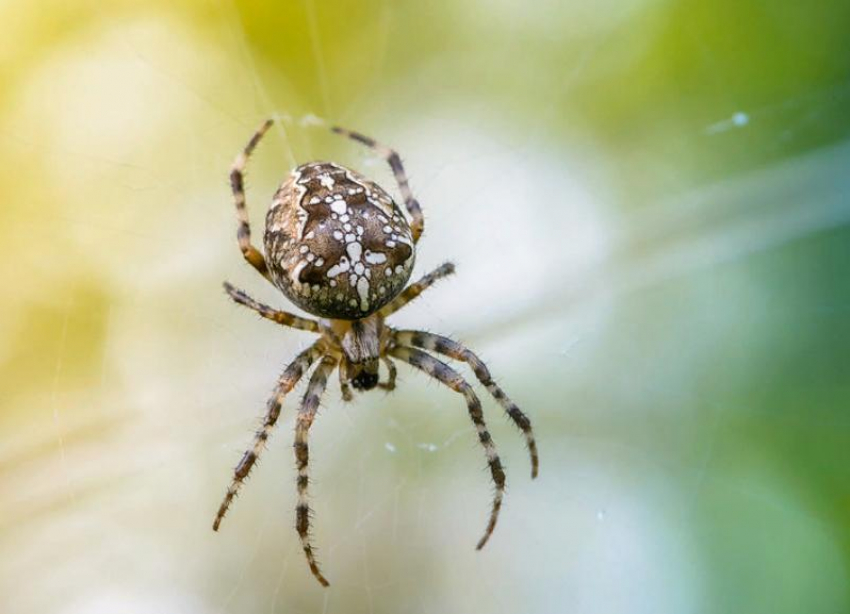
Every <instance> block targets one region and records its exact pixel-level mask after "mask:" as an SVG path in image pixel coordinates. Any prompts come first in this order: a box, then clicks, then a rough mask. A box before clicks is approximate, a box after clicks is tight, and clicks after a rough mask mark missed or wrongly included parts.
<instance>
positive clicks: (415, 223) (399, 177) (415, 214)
mask: <svg viewBox="0 0 850 614" xmlns="http://www.w3.org/2000/svg"><path fill="white" fill-rule="evenodd" d="M331 130H332V131H333V132H335V133H337V134H341V135H343V136H347V137H348V138H350V139H351V140H353V141H357V142H358V143H362V144H363V145H365V146H366V147H368V148H370V149H371V150H372V151H374V152H375V153H377V154H378V155H379V156H381V157H382V158H383V159H384V160H386V161H387V164H389V165H390V168H391V169H392V171H393V176H394V177H395V180H396V183H398V189H399V190H400V191H401V196H402V198H404V205H405V206H406V207H407V211H408V213H410V217H411V218H412V222H411V224H410V230H411V232H412V234H413V243H414V244H415V243H417V242H418V241H419V237H420V236H422V230H423V229H424V228H425V218H424V217H423V215H422V208H421V207H420V206H419V201H418V200H416V199H415V198H414V197H413V192H411V190H410V183H408V181H407V173H405V171H404V166H402V164H401V158H400V157H399V155H398V153H397V152H396V151H395V150H394V149H390V148H389V147H387V146H386V145H381V144H380V143H378V142H377V141H376V140H375V139H373V138H370V137H368V136H366V135H364V134H360V133H359V132H354V131H353V130H346V129H345V128H340V127H339V126H333V127H332V128H331Z"/></svg>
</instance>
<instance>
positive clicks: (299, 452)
mask: <svg viewBox="0 0 850 614" xmlns="http://www.w3.org/2000/svg"><path fill="white" fill-rule="evenodd" d="M338 363H339V360H338V359H337V358H335V357H333V356H325V357H324V358H323V359H322V362H320V363H319V366H318V367H316V370H315V371H314V372H313V376H312V377H311V378H310V383H309V384H308V385H307V392H306V393H304V400H303V401H302V403H301V408H300V409H299V410H298V418H297V419H296V421H295V445H294V448H295V461H296V464H297V466H298V504H297V505H296V507H295V528H296V530H297V531H298V537H300V538H301V546H302V547H303V548H304V554H305V555H306V556H307V563H308V564H309V565H310V571H311V572H313V575H314V576H316V579H317V580H318V581H319V583H320V584H321V585H322V586H328V585H329V584H330V583H329V582H328V581H327V579H326V578H325V577H324V576H323V575H322V572H321V571H320V570H319V563H318V562H317V561H316V556H315V553H314V552H313V545H312V544H311V543H310V503H309V501H308V500H307V486H308V484H309V481H310V478H309V475H308V463H309V457H310V451H309V448H308V446H307V435H308V433H309V431H310V426H311V425H312V424H313V420H314V419H315V418H316V412H317V411H318V410H319V400H320V399H321V397H322V394H323V393H324V392H325V387H326V386H327V383H328V376H329V375H330V374H331V372H332V371H333V370H334V368H335V367H336V366H337V364H338Z"/></svg>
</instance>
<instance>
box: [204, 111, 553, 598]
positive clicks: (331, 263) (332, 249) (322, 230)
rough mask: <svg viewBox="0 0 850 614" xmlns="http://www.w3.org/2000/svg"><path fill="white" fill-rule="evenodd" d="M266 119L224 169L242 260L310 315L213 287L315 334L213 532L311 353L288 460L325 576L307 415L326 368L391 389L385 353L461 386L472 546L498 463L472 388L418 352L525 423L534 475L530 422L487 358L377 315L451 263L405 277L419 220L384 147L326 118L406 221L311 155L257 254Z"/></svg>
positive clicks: (345, 379)
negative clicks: (363, 151)
mask: <svg viewBox="0 0 850 614" xmlns="http://www.w3.org/2000/svg"><path fill="white" fill-rule="evenodd" d="M271 124H272V122H271V120H269V121H267V122H265V123H264V124H263V125H262V127H261V128H260V130H258V131H257V133H256V134H255V135H254V136H253V137H252V138H251V140H250V141H249V142H248V145H247V146H246V147H245V149H244V150H243V151H242V152H241V153H240V154H239V156H238V157H237V158H236V162H235V163H234V165H233V169H232V170H231V173H230V181H231V186H232V188H233V196H234V199H235V201H236V211H237V214H238V217H239V230H238V232H237V238H238V241H239V248H240V249H241V250H242V254H243V256H244V257H245V259H246V260H247V261H248V263H249V264H251V265H252V266H253V267H254V268H255V269H257V271H259V272H260V274H262V275H263V276H264V277H265V278H266V279H268V280H269V281H271V282H272V283H273V284H275V285H276V286H277V287H278V288H279V289H280V290H282V291H283V293H284V294H285V295H286V296H287V297H288V298H289V299H290V300H291V301H292V302H293V303H295V304H296V305H298V306H299V307H301V308H302V309H304V310H305V311H307V312H308V313H311V314H313V315H316V316H318V317H319V318H320V319H319V320H312V319H309V318H302V317H299V316H296V315H293V314H290V313H287V312H285V311H279V310H277V309H273V308H271V307H268V306H267V305H263V304H262V303H258V302H257V301H255V300H254V299H252V298H251V297H250V296H248V295H247V294H245V293H244V292H243V291H242V290H238V289H236V288H234V287H233V286H231V285H230V284H228V283H225V285H224V287H225V290H226V291H227V293H228V294H229V295H230V297H231V298H232V299H233V300H234V301H236V302H237V303H239V304H241V305H244V306H246V307H248V308H250V309H253V310H254V311H256V312H257V313H259V314H260V315H261V316H263V317H264V318H267V319H269V320H272V321H274V322H277V323H278V324H282V325H284V326H289V327H292V328H297V329H300V330H305V331H310V332H313V333H318V334H319V335H320V336H319V339H318V340H317V341H316V342H315V343H313V345H311V346H310V347H308V348H307V349H306V350H304V351H303V352H301V354H299V355H298V356H297V357H296V358H295V360H294V361H293V362H292V363H291V364H290V365H289V366H288V367H287V368H286V369H285V370H284V372H283V373H282V374H281V376H280V378H279V379H278V382H277V386H276V387H275V391H274V394H273V395H272V397H271V399H270V400H269V403H268V409H267V411H266V416H265V419H264V421H263V426H262V428H261V429H260V430H259V431H257V434H256V436H255V437H254V443H253V445H252V446H251V448H250V449H248V451H246V452H245V454H244V455H243V456H242V460H240V461H239V464H238V465H237V466H236V469H235V471H234V477H233V481H232V483H231V484H230V487H229V488H228V489H227V494H226V495H225V497H224V501H222V503H221V506H220V507H219V510H218V514H216V518H215V522H214V523H213V529H215V530H218V527H219V525H220V523H221V520H222V519H223V518H224V515H225V513H226V512H227V510H228V508H229V507H230V503H231V502H232V501H233V498H234V497H235V496H236V493H237V492H238V490H239V487H240V486H241V485H242V482H243V481H244V480H245V478H246V477H247V476H248V473H249V472H250V471H251V468H252V467H253V466H254V464H255V463H256V461H257V458H258V457H259V455H260V453H261V452H262V450H263V448H264V446H265V444H266V441H267V440H268V438H269V435H270V433H271V430H272V428H273V427H274V425H275V423H276V422H277V419H278V417H279V416H280V410H281V405H282V403H283V399H284V397H285V396H286V395H287V394H288V393H289V392H290V391H291V390H292V389H293V388H294V387H295V385H296V384H297V383H298V381H299V380H300V379H301V377H302V376H303V375H304V374H305V373H306V372H307V371H308V370H309V369H310V368H311V367H312V366H313V365H314V364H316V363H318V366H316V367H315V369H314V370H313V373H312V375H311V376H310V382H309V384H308V386H307V392H306V393H305V395H304V399H303V401H302V403H301V408H300V410H299V412H298V418H297V420H296V423H295V459H296V463H297V467H298V480H297V485H298V504H297V506H296V521H295V526H296V529H297V530H298V535H299V537H300V538H301V544H302V547H303V549H304V553H305V555H306V556H307V562H308V563H309V565H310V570H311V571H312V572H313V575H314V576H316V578H317V579H318V580H319V582H321V583H322V585H324V586H327V585H328V581H327V580H326V579H325V577H324V576H323V575H322V573H321V572H320V571H319V566H318V563H317V562H316V558H315V555H314V553H313V547H312V545H311V543H310V539H309V529H310V509H309V505H308V503H307V486H308V484H309V478H308V473H307V467H308V459H309V448H308V445H307V434H308V432H309V429H310V426H311V425H312V424H313V420H314V419H315V417H316V412H317V410H318V407H319V399H320V398H321V396H322V394H323V393H324V391H325V388H326V386H327V382H328V377H329V376H330V375H331V373H332V372H333V371H334V370H338V371H339V380H340V387H341V390H342V396H343V399H344V400H345V401H350V400H351V399H352V398H353V395H352V392H351V388H352V387H353V388H354V389H356V390H360V391H368V390H371V389H373V388H375V387H376V386H380V387H382V388H384V389H386V390H392V389H394V388H395V380H396V367H395V363H394V362H393V359H394V358H395V359H398V360H401V361H402V362H406V363H408V364H409V365H411V366H412V367H414V368H416V369H419V370H421V371H423V372H425V373H427V374H428V375H430V376H431V377H433V378H434V379H436V380H438V381H440V382H441V383H443V384H445V385H446V386H448V387H449V388H451V389H452V390H454V391H456V392H458V393H460V394H461V395H463V397H464V400H465V401H466V405H467V409H468V411H469V417H470V419H471V420H472V422H473V424H474V425H475V429H476V431H477V433H478V439H479V441H480V442H481V445H482V446H483V448H484V451H485V453H486V456H487V464H488V465H489V467H490V475H491V477H492V479H493V483H494V484H495V486H496V492H495V496H494V498H493V506H492V508H491V511H490V520H489V522H488V523H487V528H486V530H485V531H484V535H483V537H482V538H481V539H480V540H479V542H478V546H477V547H478V548H479V549H480V548H482V547H483V546H484V544H485V543H486V542H487V540H488V539H489V538H490V535H491V534H492V532H493V529H494V528H495V526H496V521H497V520H498V517H499V510H500V509H501V506H502V496H503V494H504V490H505V473H504V470H503V469H502V463H501V461H500V460H499V456H498V454H497V453H496V447H495V444H494V443H493V440H492V438H491V437H490V433H489V432H488V431H487V426H486V424H485V422H484V415H483V412H482V409H481V402H480V401H479V400H478V396H477V395H476V394H475V391H474V390H473V389H472V387H471V386H470V385H469V384H468V383H467V382H466V380H464V379H463V378H462V377H461V376H460V375H459V374H458V373H457V372H456V371H455V370H454V369H452V368H451V367H450V366H449V365H447V364H446V363H444V362H442V361H440V360H439V359H437V358H435V357H434V356H432V355H431V354H429V353H428V351H430V352H435V353H437V354H442V355H444V356H447V357H448V358H451V359H453V360H459V361H461V362H465V363H466V364H468V365H469V366H470V367H471V368H472V371H473V373H474V374H475V376H476V378H478V380H479V381H480V382H481V383H482V384H483V385H484V387H485V388H486V389H487V391H488V392H489V393H490V394H491V395H492V396H493V397H494V398H495V399H496V401H498V402H499V404H500V405H501V406H502V408H503V409H504V410H505V412H506V413H507V415H508V417H509V418H510V419H511V420H512V421H513V422H514V424H516V426H517V427H519V428H520V429H521V430H522V432H523V433H524V435H525V438H526V443H527V445H528V449H529V453H530V455H531V477H532V478H533V477H536V476H537V466H538V460H537V446H536V444H535V442H534V435H533V434H532V431H531V423H530V422H529V420H528V418H527V417H526V415H525V414H524V413H522V411H520V409H519V408H518V407H517V406H516V405H515V404H514V403H513V402H512V401H511V400H510V399H509V398H508V396H507V395H506V394H505V393H504V391H502V389H501V388H499V386H498V385H497V384H496V383H495V382H494V381H493V379H492V378H491V377H490V372H489V371H488V369H487V366H486V365H485V364H484V363H483V362H482V361H481V360H480V359H479V358H478V357H477V356H476V355H475V354H473V353H472V352H471V351H470V350H468V349H466V348H465V347H463V346H462V345H460V344H459V343H457V342H456V341H453V340H451V339H449V338H447V337H442V336H440V335H435V334H431V333H425V332H422V331H415V330H408V331H405V330H396V329H394V328H391V327H389V326H387V325H386V324H385V323H384V320H385V318H386V317H387V316H389V315H390V314H392V313H395V312H396V311H398V310H399V309H401V308H402V307H403V306H404V305H406V304H407V303H409V302H410V301H412V300H413V299H415V298H416V297H417V296H419V295H420V294H421V293H422V292H423V291H424V290H425V289H427V288H428V287H429V286H431V285H432V284H433V283H434V282H435V281H437V280H438V279H441V278H442V277H445V276H447V275H450V274H452V273H454V265H452V264H451V263H445V264H443V265H442V266H440V267H438V268H437V269H436V270H434V271H432V272H431V273H429V274H427V275H425V276H424V277H422V279H420V280H419V281H417V282H416V283H413V284H410V285H409V286H407V287H405V284H407V281H408V279H409V278H410V273H411V271H412V270H413V263H414V260H415V256H416V243H417V242H418V241H419V237H420V236H421V235H422V229H423V225H424V223H423V218H422V211H421V209H420V207H419V203H418V202H417V201H416V199H415V198H414V197H413V194H412V193H411V191H410V187H409V186H408V183H407V177H406V176H405V173H404V168H403V167H402V164H401V160H400V159H399V157H398V154H397V153H396V152H395V151H393V150H392V149H389V148H387V147H385V146H383V145H380V144H378V143H376V142H375V141H373V140H372V139H370V138H368V137H366V136H363V135H362V134H359V133H357V132H351V131H348V130H343V129H342V128H333V131H334V132H336V133H338V134H342V135H345V136H347V137H349V138H351V139H353V140H355V141H358V142H360V143H362V144H364V145H366V146H368V147H370V148H372V149H373V150H374V151H376V152H377V153H379V154H380V155H381V156H382V157H384V158H385V159H386V161H387V162H388V163H389V165H390V168H391V169H392V171H393V174H394V175H395V178H396V181H397V182H398V185H399V189H400V191H401V194H402V197H403V199H404V205H405V208H406V209H407V212H408V214H409V215H410V218H411V221H410V223H408V221H407V219H406V218H405V216H404V214H403V213H402V211H401V209H400V208H399V207H398V205H397V204H396V203H395V202H394V201H393V199H392V198H391V197H390V196H389V194H387V193H386V191H384V190H383V188H381V187H380V186H378V185H377V184H376V183H374V182H372V181H370V180H368V179H366V178H365V177H363V176H362V175H360V174H359V173H356V172H355V171H352V170H350V169H347V168H345V167H343V166H340V165H338V164H335V163H332V162H312V163H310V164H304V165H301V166H299V167H298V168H296V169H295V170H294V171H292V173H291V175H290V176H289V178H288V179H287V180H286V181H285V182H284V183H283V185H282V186H281V187H280V189H278V191H277V193H276V194H275V197H274V200H273V201H272V204H271V207H270V209H269V212H268V214H267V216H266V232H265V248H266V253H265V256H264V255H263V254H262V253H260V251H259V250H257V248H255V247H254V246H253V245H252V244H251V229H250V225H249V224H248V213H247V211H246V209H245V192H244V182H243V173H244V169H245V165H246V163H247V161H248V157H249V156H250V155H251V152H252V151H253V150H254V148H255V147H256V146H257V143H258V142H259V141H260V139H261V138H262V136H263V134H265V132H266V131H267V130H268V129H269V127H270V126H271ZM425 350H428V351H425ZM380 363H383V364H384V365H385V366H386V368H387V373H388V379H387V381H386V382H384V383H379V374H378V368H379V364H380Z"/></svg>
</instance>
